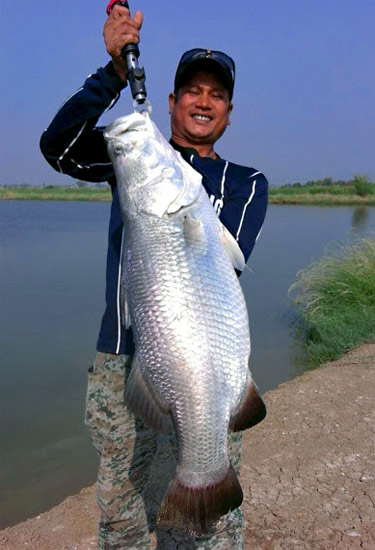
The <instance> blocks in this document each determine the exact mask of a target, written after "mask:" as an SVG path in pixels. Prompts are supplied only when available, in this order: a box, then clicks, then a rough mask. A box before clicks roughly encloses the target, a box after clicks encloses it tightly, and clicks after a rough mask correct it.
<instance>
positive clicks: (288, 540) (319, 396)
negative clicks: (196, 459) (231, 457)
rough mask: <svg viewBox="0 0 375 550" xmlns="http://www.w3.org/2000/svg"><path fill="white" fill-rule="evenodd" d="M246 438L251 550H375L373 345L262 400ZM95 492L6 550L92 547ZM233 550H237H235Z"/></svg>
mask: <svg viewBox="0 0 375 550" xmlns="http://www.w3.org/2000/svg"><path fill="white" fill-rule="evenodd" d="M265 401H266V403H267V408H268V415H267V418H266V419H265V420H264V421H263V422H262V423H261V424H260V425H259V426H256V427H255V428H253V429H252V430H248V431H247V432H246V435H245V439H244V454H243V466H242V476H241V484H242V488H243V490H244V504H243V509H244V513H245V528H244V535H245V550H250V549H251V550H289V549H290V550H292V549H293V550H310V549H314V550H331V549H332V550H333V549H335V550H346V549H348V550H349V549H350V550H352V549H353V550H354V549H357V548H363V549H364V550H375V452H374V451H375V448H374V447H375V344H366V345H363V346H361V347H359V348H357V349H355V350H352V351H351V352H349V353H348V354H347V355H345V356H344V357H343V358H341V359H340V360H339V361H336V362H334V363H329V364H327V365H324V366H323V367H320V368H319V369H317V370H314V371H310V372H307V373H305V374H304V375H302V376H300V377H299V378H296V379H295V380H293V381H291V382H287V383H285V384H282V385H281V386H279V387H278V388H277V389H276V390H274V391H272V392H269V393H268V394H266V395H265ZM97 517H98V511H97V507H96V504H95V492H94V488H93V487H90V488H88V489H83V490H82V491H81V492H80V493H79V495H76V496H74V497H70V498H68V499H66V500H65V501H64V502H63V503H62V504H60V505H59V506H57V507H55V508H53V509H52V510H50V511H49V512H47V513H45V514H42V515H40V516H38V517H37V518H33V519H31V520H28V521H26V522H24V523H21V524H19V525H16V526H14V527H11V528H8V529H5V530H4V531H1V532H0V548H1V549H4V550H5V549H6V550H20V549H24V548H31V549H33V550H34V549H35V550H68V549H77V550H88V549H93V548H96V522H97ZM232 550H235V549H232Z"/></svg>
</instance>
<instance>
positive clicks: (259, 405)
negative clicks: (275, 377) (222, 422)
mask: <svg viewBox="0 0 375 550" xmlns="http://www.w3.org/2000/svg"><path fill="white" fill-rule="evenodd" d="M266 413H267V411H266V405H265V404H264V401H263V399H262V398H261V396H260V395H259V392H258V388H257V387H256V385H255V383H254V382H253V381H251V382H250V384H249V386H248V388H247V390H246V393H245V395H244V397H243V399H242V400H241V402H240V404H239V406H238V407H237V408H236V409H235V410H234V411H233V412H232V415H231V419H230V422H229V428H230V429H231V430H232V431H233V432H239V431H241V430H246V429H247V428H252V427H253V426H255V425H256V424H258V423H259V422H261V421H262V420H263V418H264V417H265V416H266Z"/></svg>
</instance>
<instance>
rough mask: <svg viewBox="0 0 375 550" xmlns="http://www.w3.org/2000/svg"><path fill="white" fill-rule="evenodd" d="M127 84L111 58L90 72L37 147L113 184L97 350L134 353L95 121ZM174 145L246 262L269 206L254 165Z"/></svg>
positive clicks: (115, 205) (77, 173) (53, 159)
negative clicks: (197, 175)
mask: <svg viewBox="0 0 375 550" xmlns="http://www.w3.org/2000/svg"><path fill="white" fill-rule="evenodd" d="M124 87H125V85H124V83H123V82H122V80H121V79H120V78H119V77H118V76H117V74H116V72H115V71H114V69H113V67H112V64H111V62H110V63H108V65H106V67H104V68H99V69H98V71H97V72H96V73H95V74H93V75H90V76H89V77H88V78H87V80H86V81H85V83H84V85H83V86H82V87H81V88H79V89H78V90H77V91H76V92H75V93H73V94H72V95H71V96H70V97H68V99H67V100H66V101H65V103H63V105H62V106H61V108H60V109H59V111H58V113H57V114H56V116H55V117H54V119H53V120H52V122H51V124H50V126H49V127H48V128H47V129H46V130H45V131H44V132H43V134H42V137H41V140H40V147H41V150H42V153H43V155H44V156H45V158H46V160H47V161H48V162H49V164H50V165H51V166H52V167H53V168H54V169H55V170H57V171H59V172H61V173H63V174H69V175H70V176H72V177H74V178H77V179H79V180H84V181H90V182H102V181H108V183H109V184H110V186H111V189H112V198H113V202H112V207H111V217H110V223H109V236H108V253H107V271H106V310H105V312H104V315H103V319H102V323H101V328H100V333H99V338H98V343H97V350H98V351H102V352H105V353H116V354H117V353H127V354H132V353H133V352H134V344H133V338H132V332H131V329H130V330H125V327H124V326H123V325H122V324H121V315H120V278H121V267H120V253H121V240H122V231H123V224H122V218H121V212H120V205H119V198H118V193H117V187H116V179H115V175H114V171H113V167H112V163H111V161H110V160H109V157H108V154H107V148H106V144H105V142H104V137H103V130H104V127H101V126H96V124H97V122H98V120H99V117H100V116H101V115H102V114H103V113H104V112H105V111H108V110H109V109H110V108H111V107H113V105H114V104H115V103H116V101H117V100H118V98H119V97H120V92H121V90H122V89H123V88H124ZM171 144H172V145H173V147H174V148H175V149H177V150H178V151H180V152H181V154H182V156H183V157H184V159H185V160H186V161H187V162H189V164H191V166H193V168H194V169H195V170H197V171H198V172H199V173H200V174H201V175H202V181H203V185H204V187H205V189H206V191H207V193H208V196H209V198H210V200H211V202H212V205H213V207H214V209H215V211H216V213H217V214H218V216H219V218H220V220H221V222H222V223H223V224H224V225H225V226H226V227H227V229H228V230H229V231H230V233H231V234H232V235H233V237H234V238H235V239H236V241H237V243H238V245H239V247H240V248H241V250H242V253H243V255H244V257H245V261H247V260H248V258H249V256H250V253H251V251H252V249H253V247H254V244H255V242H256V240H257V237H258V235H259V233H260V230H261V227H262V224H263V220H264V217H265V214H266V209H267V196H268V183H267V180H266V178H265V177H264V175H263V174H262V173H261V172H259V171H258V170H255V169H254V168H246V167H244V166H239V165H237V164H233V163H231V162H228V161H226V160H224V159H222V158H220V157H218V158H217V159H215V160H214V159H212V158H203V157H200V156H199V154H198V153H197V151H196V150H195V149H189V148H183V147H180V146H178V145H177V144H175V143H174V142H173V141H172V140H171Z"/></svg>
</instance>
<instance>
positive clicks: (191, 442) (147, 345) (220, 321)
mask: <svg viewBox="0 0 375 550" xmlns="http://www.w3.org/2000/svg"><path fill="white" fill-rule="evenodd" d="M105 138H106V141H107V146H108V152H109V156H110V158H111V160H112V162H113V166H114V170H115V173H116V178H117V187H118V192H119V197H120V205H121V211H122V216H123V220H124V239H123V274H122V285H123V302H124V316H125V319H126V324H127V326H129V325H130V323H131V325H132V327H133V331H134V341H135V347H136V353H135V356H134V361H133V365H132V371H131V375H130V377H129V380H128V383H127V388H126V391H125V402H126V403H127V405H128V407H129V408H130V409H131V410H132V411H133V412H135V413H136V414H139V415H141V416H142V417H143V418H144V419H145V420H146V421H147V422H148V423H149V425H150V426H152V427H153V428H154V429H156V430H157V431H160V432H163V431H168V430H170V429H171V428H172V427H174V428H175V430H176V434H177V442H178V461H177V469H176V473H175V477H174V478H173V480H172V481H171V483H170V485H169V488H168V491H167V494H166V496H165V498H164V501H163V503H162V505H161V507H160V510H159V516H158V520H159V522H161V523H163V524H164V525H166V526H170V525H176V526H179V527H181V528H184V529H187V530H188V531H190V532H192V533H196V534H203V533H206V532H207V531H208V530H209V529H210V528H211V526H212V525H213V524H214V523H215V522H216V521H217V520H218V519H219V518H220V517H221V516H222V515H224V514H226V513H228V512H229V511H230V510H233V509H235V508H236V507H238V506H240V504H241V502H242V490H241V487H240V484H239V482H238V479H237V476H236V474H235V472H234V470H233V468H232V466H231V464H230V461H229V459H228V453H227V436H228V429H232V430H235V431H238V430H243V429H245V428H248V427H250V426H253V425H254V424H256V423H258V422H259V421H260V420H262V419H263V418H264V416H265V406H264V403H263V401H262V399H261V398H260V396H259V394H258V392H257V389H256V386H255V384H254V383H253V381H252V377H251V374H250V371H249V367H248V361H249V355H250V334H249V324H248V315H247V309H246V304H245V300H244V297H243V294H242V291H241V287H240V285H239V282H238V280H237V276H236V274H235V270H234V266H235V267H238V268H240V269H241V268H243V267H244V259H243V255H242V253H241V251H240V249H239V247H238V245H237V243H236V241H235V239H234V238H233V237H232V236H231V235H230V233H229V232H228V231H227V230H226V229H225V228H224V227H223V226H222V225H221V223H220V221H219V219H218V217H217V216H216V214H215V212H214V209H213V207H212V205H211V203H210V201H209V198H208V195H207V193H206V191H205V190H204V188H203V186H202V182H201V176H200V175H199V174H198V173H197V172H196V171H195V170H194V169H193V168H192V167H191V166H189V165H188V164H187V163H186V162H185V161H184V160H183V159H182V157H181V155H180V153H178V152H176V151H175V150H174V149H173V148H172V147H171V146H170V145H169V144H168V143H167V142H166V140H165V139H164V138H163V136H162V135H161V134H160V132H159V131H158V129H157V128H156V126H155V125H154V123H153V122H152V121H151V119H150V117H149V116H148V115H147V114H146V113H142V114H140V113H133V114H131V115H129V116H126V117H123V118H120V119H118V120H116V121H115V122H113V123H112V124H111V125H110V126H109V127H108V128H107V129H106V131H105Z"/></svg>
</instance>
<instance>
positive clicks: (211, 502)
mask: <svg viewBox="0 0 375 550" xmlns="http://www.w3.org/2000/svg"><path fill="white" fill-rule="evenodd" d="M242 499H243V493H242V489H241V485H240V484H239V481H238V478H237V475H236V473H235V471H234V469H233V467H232V465H231V464H230V465H229V468H228V470H227V473H226V475H225V477H224V478H223V479H221V480H220V481H219V482H217V483H215V484H212V485H208V486H205V487H188V486H186V485H184V484H183V483H182V481H181V480H180V479H179V478H178V475H177V474H176V475H175V477H174V478H173V479H172V481H171V483H170V485H169V488H168V491H167V494H166V496H165V498H164V500H163V502H162V504H161V507H160V510H159V514H158V520H157V521H158V523H159V524H160V526H162V527H163V528H169V527H172V526H173V527H178V528H180V529H182V530H184V531H188V532H190V533H192V534H193V535H197V536H201V535H205V534H207V533H208V532H209V531H210V529H211V528H212V527H213V525H214V524H215V522H216V521H218V520H219V519H220V517H221V516H223V515H225V514H227V513H228V512H230V511H231V510H235V509H236V508H238V507H239V506H241V503H242Z"/></svg>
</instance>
